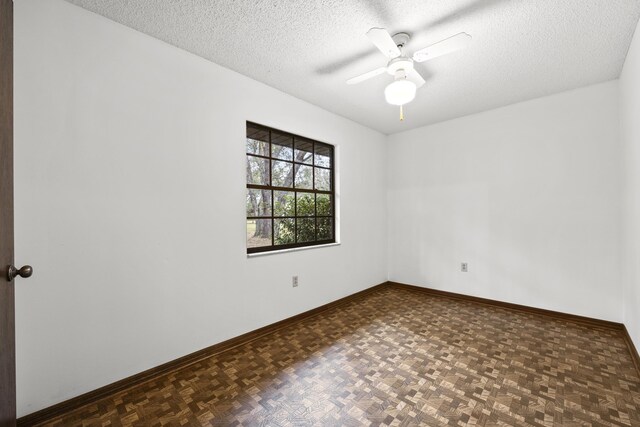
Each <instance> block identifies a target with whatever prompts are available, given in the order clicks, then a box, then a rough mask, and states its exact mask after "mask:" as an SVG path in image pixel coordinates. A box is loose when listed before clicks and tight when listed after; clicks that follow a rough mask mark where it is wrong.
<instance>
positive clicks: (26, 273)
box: [7, 265, 33, 281]
mask: <svg viewBox="0 0 640 427" xmlns="http://www.w3.org/2000/svg"><path fill="white" fill-rule="evenodd" d="M32 274H33V267H31V266H30V265H23V266H22V267H20V269H17V268H16V267H15V266H13V265H10V266H9V267H7V279H8V280H9V281H12V280H13V279H15V278H16V276H20V277H24V278H25V279H26V278H27V277H31V275H32Z"/></svg>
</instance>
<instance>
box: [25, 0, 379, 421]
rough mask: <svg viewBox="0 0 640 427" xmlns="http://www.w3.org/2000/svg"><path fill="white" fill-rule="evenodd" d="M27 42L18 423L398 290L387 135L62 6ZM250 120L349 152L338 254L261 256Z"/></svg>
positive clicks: (37, 11) (343, 157)
mask: <svg viewBox="0 0 640 427" xmlns="http://www.w3.org/2000/svg"><path fill="white" fill-rule="evenodd" d="M15 44H16V45H15V98H16V101H15V121H16V122H15V209H16V260H17V262H19V263H29V264H31V265H33V266H34V271H35V273H34V275H33V277H32V278H31V279H29V280H28V281H24V282H21V283H18V286H17V289H16V292H17V297H16V298H17V301H16V305H17V307H16V309H17V318H16V322H17V331H16V332H17V380H18V384H17V389H18V415H24V414H27V413H30V412H33V411H35V410H38V409H41V408H43V407H46V406H48V405H51V404H54V403H56V402H60V401H62V400H65V399H67V398H70V397H73V396H76V395H78V394H80V393H83V392H86V391H89V390H93V389H95V388H97V387H100V386H102V385H105V384H107V383H110V382H113V381H116V380H119V379H121V378H124V377H126V376H129V375H132V374H135V373H138V372H140V371H142V370H144V369H147V368H150V367H153V366H156V365H158V364H161V363H163V362H166V361H169V360H172V359H174V358H177V357H180V356H183V355H185V354H187V353H190V352H193V351H195V350H198V349H201V348H203V347H206V346H209V345H212V344H214V343H217V342H220V341H223V340H225V339H228V338H230V337H234V336H237V335H239V334H242V333H244V332H247V331H250V330H253V329H256V328H258V327H261V326H264V325H266V324H269V323H272V322H275V321H278V320H281V319H283V318H286V317H288V316H291V315H294V314H297V313H299V312H302V311H305V310H308V309H311V308H313V307H317V306H318V305H321V304H323V303H326V302H329V301H332V300H335V299H338V298H340V297H342V296H345V295H349V294H352V293H354V292H356V291H359V290H361V289H364V288H367V287H370V286H372V285H375V284H378V283H381V282H383V281H385V280H386V278H387V271H386V247H387V244H386V232H385V231H386V213H385V212H386V204H385V195H386V190H385V185H386V176H385V166H384V165H385V158H384V156H385V153H386V151H385V137H384V136H383V135H381V134H379V133H377V132H374V131H371V130H369V129H367V128H365V127H362V126H360V125H357V124H355V123H353V122H351V121H348V120H346V119H343V118H340V117H338V116H336V115H334V114H331V113H328V112H326V111H324V110H322V109H320V108H317V107H315V106H313V105H310V104H307V103H305V102H302V101H300V100H297V99H295V98H293V97H291V96H288V95H286V94H283V93H281V92H279V91H277V90H275V89H272V88H270V87H267V86H265V85H263V84H260V83H257V82H255V81H252V80H250V79H248V78H245V77H243V76H241V75H238V74H236V73H234V72H231V71H229V70H226V69H224V68H222V67H219V66H217V65H214V64H212V63H210V62H207V61H205V60H203V59H201V58H198V57H196V56H194V55H191V54H188V53H186V52H184V51H181V50H179V49H176V48H174V47H171V46H169V45H167V44H164V43H162V42H160V41H157V40H155V39H152V38H150V37H147V36H145V35H142V34H140V33H137V32H135V31H133V30H130V29H128V28H125V27H123V26H120V25H118V24H115V23H113V22H111V21H108V20H106V19H104V18H102V17H99V16H97V15H94V14H91V13H89V12H87V11H85V10H83V9H80V8H77V7H75V6H72V5H70V4H68V3H65V2H63V1H61V0H55V1H52V0H39V1H38V0H28V1H26V0H25V1H18V2H16V3H15ZM256 66H260V64H259V63H256ZM245 120H252V121H256V122H259V123H263V124H266V125H272V126H274V127H277V128H280V129H285V130H288V131H290V132H294V133H297V134H301V135H305V136H309V137H312V138H316V139H319V140H321V141H326V142H329V143H332V144H335V145H336V146H337V150H338V152H337V155H338V160H339V164H338V169H339V178H338V179H339V186H340V187H339V193H340V197H341V205H340V212H339V214H340V220H341V224H342V227H341V228H342V231H341V242H342V244H341V245H340V246H335V247H329V248H318V249H312V250H306V251H300V252H294V253H288V254H278V255H271V256H265V257H259V258H251V259H247V256H246V254H245V235H246V234H245V233H246V232H245V222H244V221H245V220H244V216H245V201H244V197H245V188H244V185H245V170H244V167H245V166H244V165H245V156H244V132H245ZM294 266H295V267H294ZM294 274H297V275H299V277H300V286H299V287H298V288H296V289H293V288H292V287H291V276H292V275H294Z"/></svg>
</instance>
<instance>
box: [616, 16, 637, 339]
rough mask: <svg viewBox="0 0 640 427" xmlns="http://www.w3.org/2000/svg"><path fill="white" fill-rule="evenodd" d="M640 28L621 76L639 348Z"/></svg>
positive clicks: (628, 247)
mask: <svg viewBox="0 0 640 427" xmlns="http://www.w3.org/2000/svg"><path fill="white" fill-rule="evenodd" d="M638 28H640V26H639V27H636V33H635V35H634V37H633V41H632V42H631V47H630V49H629V53H628V54H627V59H626V61H625V64H624V68H623V70H622V75H621V76H620V128H621V132H620V133H621V135H620V136H621V139H622V152H623V158H624V173H625V179H624V184H625V185H624V194H623V197H624V203H623V223H624V235H623V260H624V263H623V265H624V268H623V272H624V274H623V276H624V277H623V283H624V293H623V299H622V300H623V302H624V324H625V325H626V326H627V329H628V330H629V334H630V335H631V338H632V339H633V341H634V344H635V346H636V348H637V349H640V313H639V312H638V311H639V310H640V29H638Z"/></svg>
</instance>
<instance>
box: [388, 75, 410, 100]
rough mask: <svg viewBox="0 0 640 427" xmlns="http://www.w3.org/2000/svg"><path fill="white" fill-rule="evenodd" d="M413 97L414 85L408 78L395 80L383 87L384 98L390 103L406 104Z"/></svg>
mask: <svg viewBox="0 0 640 427" xmlns="http://www.w3.org/2000/svg"><path fill="white" fill-rule="evenodd" d="M415 97H416V85H415V83H413V82H411V81H409V80H405V79H401V80H396V81H394V82H392V83H390V84H389V85H388V86H387V87H386V88H385V89H384V98H385V100H386V101H387V102H388V103H389V104H391V105H404V104H408V103H409V102H411V101H413V99H414V98H415Z"/></svg>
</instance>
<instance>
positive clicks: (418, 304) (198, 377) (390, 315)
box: [47, 288, 640, 426]
mask: <svg viewBox="0 0 640 427" xmlns="http://www.w3.org/2000/svg"><path fill="white" fill-rule="evenodd" d="M47 425H51V426H60V425H64V426H94V425H95V426H164V425H171V426H174V425H175V426H178V425H189V426H192V425H205V426H315V425H317V426H380V425H385V426H387V425H390V426H413V425H427V426H440V425H442V426H445V425H446V426H466V425H469V426H474V425H478V426H559V425H562V426H582V425H593V426H640V378H639V377H638V375H637V373H636V371H635V370H634V365H633V362H632V360H631V356H630V354H629V352H628V349H627V347H626V345H625V342H624V340H623V338H622V335H621V333H620V332H618V331H615V330H610V329H605V328H602V329H601V328H597V327H592V326H585V325H581V324H578V323H572V322H568V321H564V320H558V319H554V318H551V317H546V316H541V315H536V314H528V313H523V312H517V311H512V310H507V309H502V308H497V307H492V306H488V305H484V304H478V303H475V302H470V301H461V300H455V299H449V298H442V297H438V296H432V295H428V294H424V293H417V292H412V291H409V290H403V289H396V288H383V289H382V290H380V291H376V292H374V293H371V294H368V295H366V296H363V297H361V298H359V299H358V300H355V301H352V302H350V303H347V304H344V305H342V306H339V307H337V308H333V309H331V310H328V311H325V312H323V313H321V314H319V315H317V316H315V317H312V318H308V319H306V320H303V321H301V322H298V323H295V324H293V325H291V326H288V327H286V328H284V329H281V330H279V331H277V332H275V333H272V334H270V335H267V336H264V337H262V338H259V339H257V340H255V341H252V342H250V343H248V344H245V345H242V346H239V347H236V348H234V349H231V350H229V351H227V352H225V353H222V354H219V355H217V356H213V357H210V358H207V359H205V360H202V361H200V362H198V363H196V364H194V365H191V366H189V367H188V368H185V369H183V370H180V371H177V372H174V373H172V374H169V375H165V376H163V377H160V378H158V379H156V380H154V381H151V382H148V383H145V384H142V385H140V386H137V387H135V388H133V389H130V390H128V391H126V392H122V393H120V394H117V395H115V396H114V397H112V398H108V399H104V400H102V401H100V402H98V403H96V404H92V405H88V406H85V407H83V408H80V409H79V410H77V411H75V412H73V413H69V414H67V415H65V416H64V417H62V418H59V419H56V420H53V421H51V422H50V423H48V424H47Z"/></svg>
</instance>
